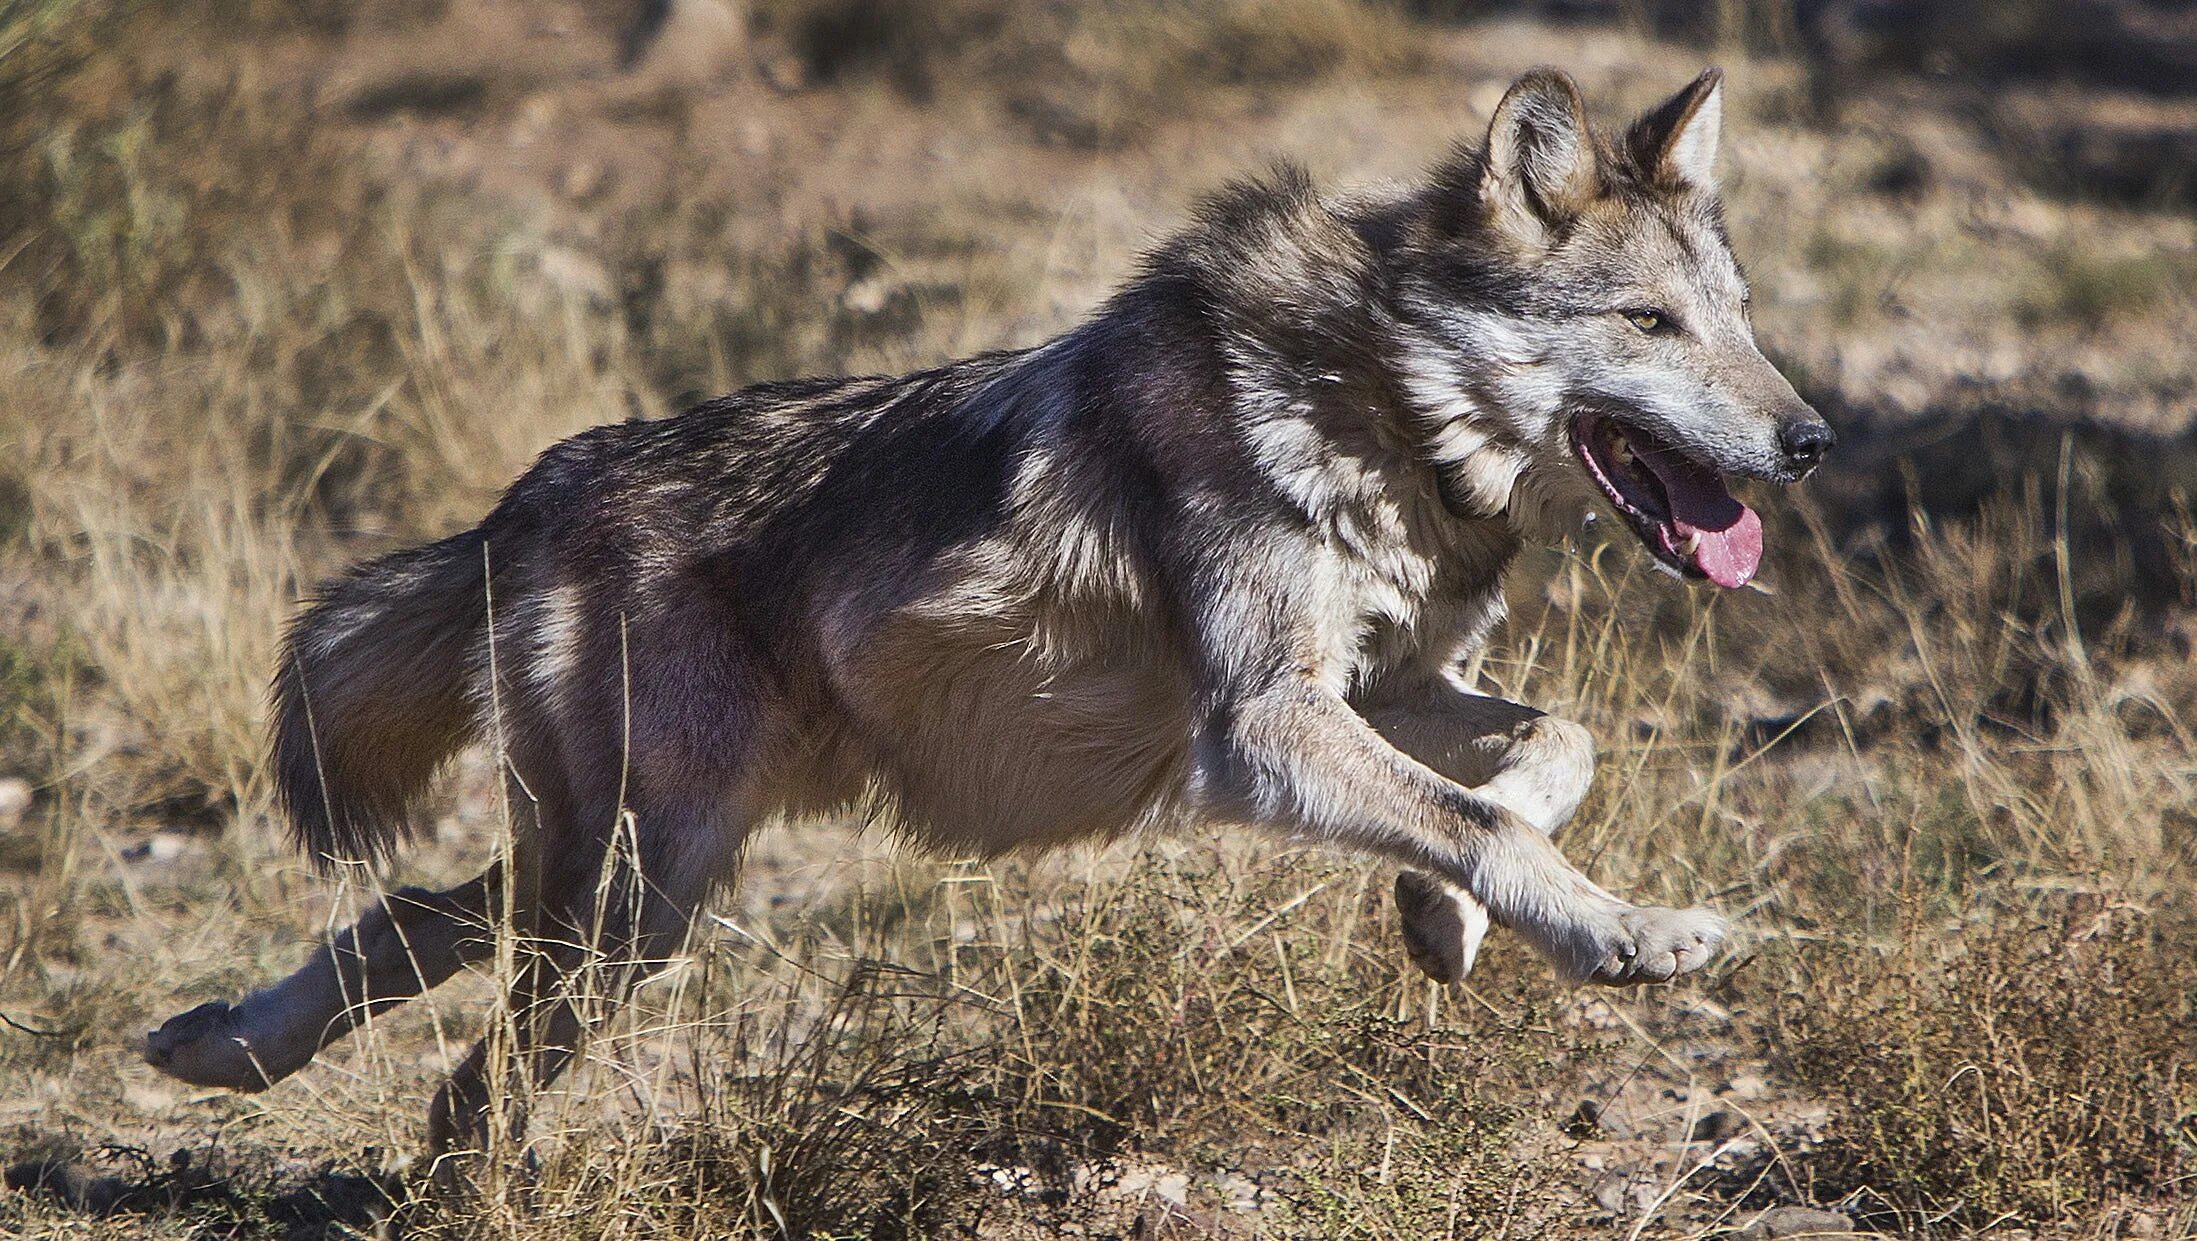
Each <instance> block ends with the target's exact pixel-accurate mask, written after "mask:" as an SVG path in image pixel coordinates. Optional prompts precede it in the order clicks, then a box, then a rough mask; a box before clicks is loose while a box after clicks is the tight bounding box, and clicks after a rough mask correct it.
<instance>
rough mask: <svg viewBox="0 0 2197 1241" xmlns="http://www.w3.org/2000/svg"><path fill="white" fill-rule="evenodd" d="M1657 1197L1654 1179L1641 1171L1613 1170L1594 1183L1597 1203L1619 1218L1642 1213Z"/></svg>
mask: <svg viewBox="0 0 2197 1241" xmlns="http://www.w3.org/2000/svg"><path fill="white" fill-rule="evenodd" d="M1655 1199H1656V1187H1655V1182H1654V1180H1653V1179H1651V1178H1649V1177H1647V1176H1643V1175H1641V1174H1639V1173H1626V1172H1612V1173H1610V1174H1609V1175H1608V1176H1605V1177H1603V1178H1602V1179H1601V1180H1599V1181H1596V1182H1595V1183H1594V1201H1595V1205H1597V1206H1599V1207H1601V1208H1602V1209H1603V1210H1605V1211H1608V1212H1609V1213H1610V1214H1611V1215H1612V1216H1615V1217H1616V1218H1618V1219H1626V1218H1630V1217H1632V1216H1635V1215H1638V1214H1640V1213H1641V1212H1643V1211H1645V1210H1647V1209H1648V1207H1649V1206H1650V1205H1651V1204H1653V1203H1654V1202H1655Z"/></svg>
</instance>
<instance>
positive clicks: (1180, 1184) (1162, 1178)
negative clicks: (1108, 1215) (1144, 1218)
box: [1104, 1164, 1190, 1204]
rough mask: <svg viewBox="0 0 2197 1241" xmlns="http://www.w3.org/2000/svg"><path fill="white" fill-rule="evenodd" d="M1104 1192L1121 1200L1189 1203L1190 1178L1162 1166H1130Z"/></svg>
mask: <svg viewBox="0 0 2197 1241" xmlns="http://www.w3.org/2000/svg"><path fill="white" fill-rule="evenodd" d="M1104 1192H1105V1193H1106V1194H1108V1195H1111V1196H1118V1197H1122V1198H1145V1197H1151V1198H1163V1199H1165V1200H1167V1201H1169V1202H1173V1203H1178V1204H1179V1203H1185V1202H1188V1201H1190V1178H1189V1177H1188V1176H1186V1175H1184V1174H1183V1173H1181V1172H1177V1171H1175V1170H1174V1169H1173V1168H1170V1167H1167V1166H1166V1165H1164V1164H1131V1165H1129V1166H1128V1167H1126V1168H1123V1169H1122V1170H1121V1172H1120V1174H1119V1175H1118V1176H1116V1177H1115V1178H1114V1183H1113V1184H1112V1185H1110V1186H1108V1187H1107V1189H1106V1191H1104Z"/></svg>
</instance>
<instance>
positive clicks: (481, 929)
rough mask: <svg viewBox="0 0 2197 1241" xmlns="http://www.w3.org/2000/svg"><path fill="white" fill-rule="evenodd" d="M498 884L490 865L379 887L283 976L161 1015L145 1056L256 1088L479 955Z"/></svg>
mask: <svg viewBox="0 0 2197 1241" xmlns="http://www.w3.org/2000/svg"><path fill="white" fill-rule="evenodd" d="M502 892H503V870H502V867H501V866H500V865H496V866H490V867H489V868H488V869H487V870H485V871H483V872H482V873H481V874H479V875H477V876H475V877H474V878H473V879H471V880H469V881H467V882H465V883H463V884H460V885H458V886H457V887H454V888H451V889H449V890H448V891H444V892H429V891H427V890H426V889H424V888H400V889H398V890H397V891H394V892H389V893H385V894H384V895H383V896H382V897H381V899H380V901H379V902H378V903H377V904H376V905H375V906H374V907H373V908H372V909H370V910H368V911H367V912H366V915H365V916H364V917H362V918H360V919H359V920H358V922H357V923H356V924H354V925H353V926H351V927H350V928H349V929H347V930H345V931H343V932H342V933H341V934H339V935H337V936H336V938H335V939H334V940H333V941H332V942H330V943H329V944H328V945H327V946H325V947H323V948H321V949H319V950H317V951H315V952H314V953H313V955H312V957H311V958H310V959H308V960H307V961H306V963H305V964H304V965H303V966H301V967H300V968H299V969H298V970H297V971H296V972H295V973H293V974H291V975H290V976H289V977H288V978H285V979H283V980H282V981H280V982H278V983H275V984H274V985H272V986H269V987H264V988H262V989H260V990H258V991H254V992H253V993H251V994H250V995H248V996H245V997H244V998H243V999H242V1000H240V1001H238V1002H237V1003H235V1004H233V1005H232V1004H230V1003H229V1002H227V1001H225V1000H215V1001H213V1002H211V1003H207V1004H201V1005H199V1006H198V1007H197V1008H194V1009H191V1010H190V1011H189V1012H186V1013H182V1014H180V1015H178V1016H175V1017H171V1018H169V1019H168V1021H167V1022H166V1023H165V1024H163V1025H162V1026H161V1027H160V1028H159V1029H158V1030H155V1031H153V1032H152V1033H151V1034H149V1035H147V1036H146V1039H145V1048H144V1054H145V1060H146V1062H147V1063H149V1064H151V1065H152V1066H153V1067H154V1068H157V1069H159V1070H160V1071H161V1072H163V1073H166V1074H168V1075H169V1076H170V1077H175V1078H179V1079H181V1080H183V1081H186V1082H189V1083H191V1084H192V1085H194V1086H220V1087H227V1088H229V1089H232V1090H243V1091H259V1090H265V1089H266V1088H267V1087H269V1086H271V1085H273V1084H274V1083H276V1082H278V1081H281V1080H282V1079H283V1078H285V1077H288V1076H289V1075H290V1074H292V1073H295V1072H296V1071H298V1070H299V1069H301V1068H303V1067H305V1065H306V1064H307V1063H308V1062H309V1061H311V1060H312V1058H313V1057H314V1056H315V1055H316V1054H318V1053H319V1051H320V1050H321V1049H322V1048H324V1047H326V1046H328V1045H329V1044H331V1043H333V1042H335V1041H336V1040H338V1039H340V1038H342V1037H343V1036H345V1035H347V1034H349V1033H350V1032H351V1031H352V1030H354V1029H356V1028H357V1027H358V1026H359V1024H360V1023H361V1022H363V1021H364V1020H365V1019H366V1018H367V1017H368V1016H370V1015H372V1014H374V1013H379V1012H382V1011H384V1010H386V1009H389V1008H391V1007H394V1006H395V1005H397V1004H400V1003H402V1002H404V1001H405V1000H408V999H410V998H412V997H413V996H415V995H419V994H420V993H422V992H424V991H427V990H429V989H431V988H433V987H435V986H436V985H438V984H440V983H441V982H442V981H443V980H445V979H447V978H449V977H450V976H451V975H452V974H454V973H456V972H457V971H458V970H459V969H460V968H461V967H463V966H464V965H466V964H467V963H469V962H472V961H478V960H480V959H482V958H483V957H485V956H487V955H488V954H489V953H490V951H492V950H493V948H494V945H495V934H494V927H495V918H496V915H497V912H498V910H499V907H500V905H501V903H502V899H503V897H502Z"/></svg>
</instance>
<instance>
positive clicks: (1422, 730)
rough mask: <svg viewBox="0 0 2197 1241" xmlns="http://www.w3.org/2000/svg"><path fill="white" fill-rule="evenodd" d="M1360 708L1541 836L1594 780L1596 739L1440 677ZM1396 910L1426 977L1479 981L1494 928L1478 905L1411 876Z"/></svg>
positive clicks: (1399, 742)
mask: <svg viewBox="0 0 2197 1241" xmlns="http://www.w3.org/2000/svg"><path fill="white" fill-rule="evenodd" d="M1359 709H1360V711H1361V713H1362V714H1363V715H1364V716H1365V719H1366V722H1367V723H1369V724H1371V725H1372V726H1373V728H1374V730H1375V731H1376V732H1378V733H1380V734H1381V736H1382V737H1384V738H1385V739H1387V740H1388V741H1389V743H1390V744H1392V745H1394V746H1395V747H1396V748H1397V749H1400V750H1402V751H1403V752H1404V753H1406V754H1409V755H1411V756H1412V757H1413V758H1416V759H1418V760H1419V761H1420V762H1422V763H1425V764H1426V765H1427V766H1428V767H1430V768H1432V769H1434V771H1436V772H1437V773H1439V774H1441V775H1443V776H1446V777H1448V778H1449V779H1451V780H1454V781H1456V782H1457V783H1459V784H1461V785H1464V786H1465V787H1466V788H1468V789H1471V790H1472V791H1473V792H1475V793H1477V794H1479V795H1480V796H1481V797H1483V798H1485V799H1487V800H1488V801H1491V802H1493V803H1495V804H1496V805H1498V806H1501V807H1503V808H1504V809H1506V810H1509V811H1511V812H1512V813H1514V814H1516V815H1518V816H1519V817H1521V818H1523V819H1525V820H1526V822H1528V823H1531V824H1533V825H1534V826H1535V827H1537V828H1539V829H1540V830H1541V832H1542V833H1543V834H1544V835H1550V834H1553V833H1554V832H1555V831H1556V829H1558V828H1559V827H1562V826H1563V825H1564V824H1565V823H1567V822H1569V821H1570V820H1571V817H1572V814H1573V813H1574V812H1575V811H1577V810H1578V809H1579V803H1580V801H1581V800H1582V799H1584V798H1585V797H1586V795H1587V788H1588V786H1589V785H1590V784H1592V783H1593V780H1594V739H1593V737H1592V736H1590V735H1589V734H1588V732H1587V730H1586V729H1584V728H1581V727H1580V726H1579V725H1577V724H1574V723H1572V722H1571V721H1569V720H1560V719H1557V718H1556V717H1555V716H1552V715H1548V714H1546V713H1544V712H1541V711H1536V710H1534V709H1533V708H1532V707H1526V706H1520V705H1519V704H1517V703H1515V702H1509V701H1506V700H1505V699H1501V698H1491V697H1487V696H1485V695H1481V694H1470V693H1466V692H1464V691H1463V690H1460V689H1458V688H1457V687H1456V686H1455V685H1453V684H1451V683H1450V682H1449V681H1448V680H1447V679H1446V678H1443V677H1428V678H1424V679H1421V680H1416V681H1414V682H1411V683H1408V684H1404V685H1398V686H1384V687H1382V688H1381V689H1379V690H1378V691H1376V693H1375V694H1374V695H1373V696H1372V697H1371V699H1370V700H1369V701H1368V702H1366V703H1364V704H1361V705H1360V708H1359ZM1396 909H1397V912H1398V913H1399V914H1401V915H1402V917H1403V933H1404V947H1405V949H1406V950H1407V951H1408V952H1409V953H1410V954H1411V960H1412V963H1413V964H1414V965H1417V966H1418V967H1419V968H1420V970H1421V971H1423V972H1424V973H1425V974H1426V975H1427V977H1429V978H1432V979H1434V980H1435V981H1436V982H1441V983H1452V982H1456V981H1458V980H1459V979H1462V978H1464V977H1465V976H1466V975H1468V974H1470V973H1471V972H1472V966H1473V962H1474V960H1475V959H1477V957H1478V956H1479V952H1480V944H1481V941H1482V940H1483V939H1484V938H1485V937H1486V935H1487V931H1488V925H1489V922H1488V914H1487V909H1486V907H1485V906H1483V905H1481V904H1480V902H1479V901H1477V900H1475V899H1474V898H1473V897H1472V896H1471V895H1470V894H1469V893H1466V892H1464V891H1463V890H1461V889H1459V888H1456V887H1453V886H1451V885H1449V884H1447V883H1444V882H1442V881H1441V880H1440V879H1437V878H1436V877H1434V876H1433V875H1430V874H1427V873H1425V872H1423V871H1416V870H1405V871H1401V872H1399V873H1398V874H1397V876H1396Z"/></svg>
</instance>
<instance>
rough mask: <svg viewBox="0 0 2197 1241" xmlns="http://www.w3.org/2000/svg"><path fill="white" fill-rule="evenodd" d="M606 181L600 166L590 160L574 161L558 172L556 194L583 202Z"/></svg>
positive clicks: (598, 190) (605, 175)
mask: <svg viewBox="0 0 2197 1241" xmlns="http://www.w3.org/2000/svg"><path fill="white" fill-rule="evenodd" d="M606 179H607V174H606V173H605V172H604V171H603V166H602V165H601V164H598V163H596V162H595V161H594V160H591V159H576V160H574V161H572V162H571V163H569V164H566V165H565V166H564V167H563V168H562V169H559V170H558V172H557V192H558V193H560V194H562V195H564V196H565V197H566V198H570V199H574V200H577V201H582V202H584V201H586V200H587V199H590V198H593V197H595V195H596V194H597V193H598V192H600V191H601V190H602V188H603V186H604V184H605V183H606Z"/></svg>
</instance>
